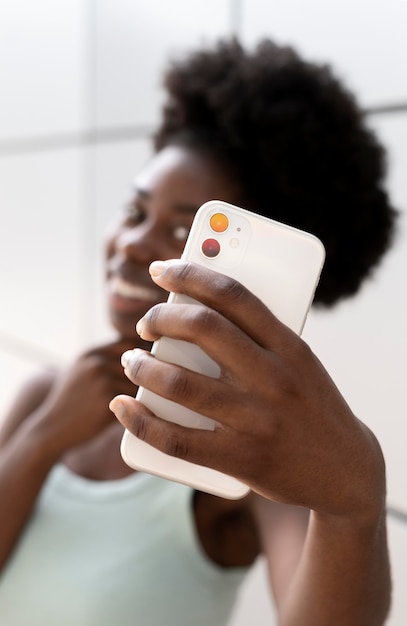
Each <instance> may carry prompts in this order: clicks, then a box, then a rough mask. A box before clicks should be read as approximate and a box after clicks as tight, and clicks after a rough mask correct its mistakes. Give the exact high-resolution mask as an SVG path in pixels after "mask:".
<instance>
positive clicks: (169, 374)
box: [123, 348, 242, 424]
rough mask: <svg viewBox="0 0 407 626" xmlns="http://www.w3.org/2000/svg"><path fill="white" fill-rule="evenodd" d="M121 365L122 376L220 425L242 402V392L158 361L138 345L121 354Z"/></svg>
mask: <svg viewBox="0 0 407 626" xmlns="http://www.w3.org/2000/svg"><path fill="white" fill-rule="evenodd" d="M123 365H124V368H125V369H124V372H125V374H126V376H127V377H128V378H129V379H130V380H131V381H132V382H133V383H134V384H135V385H139V386H141V387H145V388H146V389H149V390H150V391H152V392H154V393H156V394H158V395H159V396H161V397H163V398H167V399H168V400H172V401H173V402H176V403H177V404H181V405H182V406H184V407H186V408H188V409H191V410H193V411H196V412H197V413H200V414H202V415H205V416H207V417H211V418H212V419H214V420H216V421H219V422H222V423H223V424H227V423H230V424H231V423H232V422H233V420H234V415H235V414H236V413H237V410H238V409H239V407H240V405H241V402H242V399H241V398H242V393H239V395H238V394H237V393H236V391H235V389H234V387H233V386H231V385H229V384H227V383H225V382H224V381H223V380H222V379H217V378H216V379H215V378H209V377H208V376H204V375H202V374H198V373H196V372H192V371H191V370H188V369H185V368H183V367H180V366H178V365H174V364H173V363H167V362H165V361H160V360H159V359H156V358H155V357H154V356H153V355H152V354H150V353H149V352H145V351H144V350H140V349H138V348H137V349H135V350H132V351H130V352H127V353H125V354H124V355H123ZM225 407H227V411H225Z"/></svg>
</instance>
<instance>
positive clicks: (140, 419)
mask: <svg viewBox="0 0 407 626" xmlns="http://www.w3.org/2000/svg"><path fill="white" fill-rule="evenodd" d="M131 432H132V433H133V434H134V435H135V436H136V437H137V438H138V439H141V441H146V440H147V435H148V418H147V416H146V415H144V414H142V413H141V414H138V415H137V416H136V417H134V418H133V420H132V424H131Z"/></svg>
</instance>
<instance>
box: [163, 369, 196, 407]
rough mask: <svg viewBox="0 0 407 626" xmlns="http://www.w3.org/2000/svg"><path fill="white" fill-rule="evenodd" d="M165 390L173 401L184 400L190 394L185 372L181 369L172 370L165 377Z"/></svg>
mask: <svg viewBox="0 0 407 626" xmlns="http://www.w3.org/2000/svg"><path fill="white" fill-rule="evenodd" d="M167 390H168V393H169V395H170V397H171V399H172V400H174V401H175V402H177V401H178V402H180V403H182V402H185V401H186V400H187V399H188V398H189V396H190V395H191V388H190V385H189V381H188V378H187V375H186V373H184V372H183V371H181V370H176V371H174V372H173V373H172V374H171V375H170V376H168V378H167Z"/></svg>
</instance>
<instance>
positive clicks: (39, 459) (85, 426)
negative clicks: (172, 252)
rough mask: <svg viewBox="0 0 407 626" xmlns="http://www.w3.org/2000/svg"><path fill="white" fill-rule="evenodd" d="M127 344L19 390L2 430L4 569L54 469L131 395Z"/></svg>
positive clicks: (0, 546) (0, 548)
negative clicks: (123, 394)
mask: <svg viewBox="0 0 407 626" xmlns="http://www.w3.org/2000/svg"><path fill="white" fill-rule="evenodd" d="M126 347H128V344H125V343H124V342H121V343H117V344H116V343H115V344H111V345H109V346H104V347H101V348H98V349H95V350H92V351H90V352H87V353H86V354H84V355H82V356H81V357H79V358H78V359H77V361H76V362H75V363H73V365H72V366H71V368H69V370H68V371H67V372H66V373H64V374H61V375H58V376H57V375H56V374H52V375H51V374H50V373H48V374H43V375H41V376H39V377H36V378H35V379H33V380H32V381H31V382H30V383H28V384H27V385H26V386H25V387H24V388H23V389H22V391H21V393H20V395H19V397H18V398H17V400H16V402H15V403H14V405H13V406H12V407H11V409H10V411H9V413H8V415H7V416H6V418H5V419H4V420H3V421H2V428H1V432H0V519H1V532H0V568H1V567H3V566H4V564H5V563H6V561H7V559H8V557H9V555H10V553H11V551H12V549H13V547H14V546H15V544H16V542H17V540H18V538H19V536H20V533H21V532H22V530H23V528H24V526H25V524H26V522H27V520H28V518H29V516H30V514H31V511H32V509H33V506H34V504H35V502H36V499H37V497H38V494H39V491H40V490H41V488H42V485H43V483H44V481H45V479H46V477H47V475H48V473H49V471H50V469H51V468H52V467H53V465H54V464H55V463H56V462H57V461H58V460H59V458H60V457H61V456H62V455H63V454H64V453H65V452H66V451H67V450H69V449H71V448H72V447H74V446H77V445H79V444H81V443H84V442H86V441H89V440H90V439H91V438H92V437H93V436H95V435H96V434H98V433H99V432H100V431H101V430H102V429H103V428H105V427H106V426H108V425H110V424H111V423H112V416H111V413H110V411H109V410H108V403H109V401H110V400H111V398H112V397H113V396H114V395H115V393H118V392H119V391H125V390H126V391H127V393H131V392H132V391H133V390H134V387H133V385H131V383H129V382H128V381H127V382H126V379H125V377H124V376H123V372H122V369H121V367H120V354H121V352H122V351H123V349H125V348H126Z"/></svg>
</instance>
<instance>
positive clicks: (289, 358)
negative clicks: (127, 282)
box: [110, 261, 385, 516]
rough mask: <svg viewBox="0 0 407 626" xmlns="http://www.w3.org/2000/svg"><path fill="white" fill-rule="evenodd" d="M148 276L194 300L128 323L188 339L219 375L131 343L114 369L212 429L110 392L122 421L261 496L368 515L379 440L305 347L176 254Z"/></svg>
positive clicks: (374, 504) (150, 337)
mask: <svg viewBox="0 0 407 626" xmlns="http://www.w3.org/2000/svg"><path fill="white" fill-rule="evenodd" d="M150 272H151V274H152V277H153V280H154V281H155V282H156V283H157V284H158V285H160V287H163V288H164V289H166V290H168V291H174V292H177V293H183V294H186V295H188V296H190V297H192V298H194V299H195V300H198V301H199V302H201V303H202V305H195V306H194V305H191V304H187V305H179V304H168V303H164V304H159V305H156V306H155V307H153V308H152V309H150V311H149V312H148V313H147V314H146V315H145V316H144V317H143V319H142V320H141V321H140V323H139V325H138V327H137V329H138V332H139V333H140V335H141V337H142V338H143V339H144V340H147V341H154V340H156V339H158V338H159V337H160V336H162V335H165V336H169V337H173V338H176V339H183V340H186V341H190V342H193V343H195V344H197V345H199V346H200V347H201V348H202V349H203V350H204V351H205V352H206V353H207V354H208V355H209V356H210V357H211V358H213V360H214V361H216V362H217V363H218V364H219V366H220V368H221V375H220V378H219V379H213V378H208V377H206V376H203V375H201V374H197V373H195V372H191V371H189V370H186V369H183V368H180V367H178V366H175V365H172V364H169V363H165V362H162V361H159V360H158V359H155V358H154V357H153V356H152V355H151V354H150V353H149V352H145V351H141V350H136V351H132V352H130V353H126V364H125V373H126V375H127V376H128V378H129V379H130V380H131V381H132V382H133V383H134V384H136V385H141V386H143V387H146V388H148V389H150V390H151V391H153V392H155V393H158V394H159V395H162V396H164V397H166V398H169V399H171V400H174V401H175V402H178V403H180V404H183V405H185V406H187V407H189V408H191V409H193V410H195V411H197V412H199V413H202V414H204V415H207V416H209V417H211V418H213V419H214V420H216V422H217V423H218V426H217V427H216V428H215V430H214V431H205V430H197V429H191V428H185V427H182V426H179V425H176V424H173V423H170V422H167V421H165V420H162V419H160V418H157V417H156V416H154V415H153V414H152V413H151V412H150V411H149V410H148V409H146V407H144V406H143V405H142V404H141V403H140V402H137V401H136V400H135V399H134V398H130V397H128V396H122V395H121V396H117V397H116V398H115V399H114V400H113V401H112V402H111V404H110V406H111V409H112V410H113V412H114V413H115V414H116V416H117V417H118V419H119V420H120V421H121V423H122V424H123V425H124V426H125V428H127V429H128V430H130V431H131V432H132V433H133V434H134V435H136V436H137V437H139V438H140V439H142V440H144V441H146V442H148V443H149V444H151V445H153V446H154V447H156V448H158V449H159V450H162V451H163V452H165V453H167V454H170V455H173V456H178V457H180V458H183V459H186V460H188V461H192V462H194V463H198V464H201V465H206V466H209V467H213V468H215V469H217V470H220V471H222V472H225V473H227V474H230V475H232V476H235V477H236V478H238V479H240V480H241V481H242V482H244V483H246V484H247V485H248V486H249V487H250V488H251V489H252V490H253V491H255V492H257V493H259V494H260V495H262V496H264V497H266V498H268V499H272V500H275V501H279V502H286V503H290V504H295V505H300V506H304V507H307V508H309V509H314V510H316V511H320V512H321V513H328V514H333V515H340V516H353V515H355V514H358V515H366V514H367V515H369V514H372V513H373V514H374V513H377V511H379V510H380V509H381V508H382V507H383V500H384V491H385V477H384V463H383V457H382V454H381V450H380V447H379V445H378V443H377V441H376V439H375V437H374V436H373V434H372V433H371V432H370V430H369V429H368V428H367V427H366V426H365V425H364V424H362V423H361V422H360V421H359V420H358V419H357V418H356V417H355V416H354V415H353V413H352V411H351V410H350V408H349V406H348V405H347V403H346V402H345V400H344V399H343V397H342V396H341V394H340V393H339V391H338V389H337V387H336V386H335V384H334V383H333V381H332V379H331V378H330V376H329V375H328V373H327V372H326V370H325V369H324V367H323V366H322V364H321V363H320V362H319V360H318V359H317V358H316V356H315V355H314V354H313V353H312V351H311V349H310V348H309V347H308V345H307V344H306V343H305V342H304V341H303V340H302V339H301V338H300V337H298V336H297V335H296V334H295V333H294V332H293V331H291V330H290V329H289V328H288V327H287V326H285V325H284V324H283V323H281V322H280V321H279V320H278V319H277V318H276V317H275V316H274V315H273V314H272V313H271V312H270V311H269V310H268V309H267V308H266V307H265V305H263V304H262V303H261V302H260V301H259V300H258V299H257V298H256V297H255V296H254V295H253V294H251V293H250V292H249V291H248V290H247V289H245V288H244V287H243V286H242V285H241V284H240V283H238V282H236V281H234V280H233V279H231V278H228V277H226V276H223V275H221V274H218V273H216V272H212V271H210V270H207V269H205V268H202V267H200V266H198V265H195V264H192V263H185V262H182V261H168V262H165V263H163V262H156V263H153V264H152V266H151V269H150Z"/></svg>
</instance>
